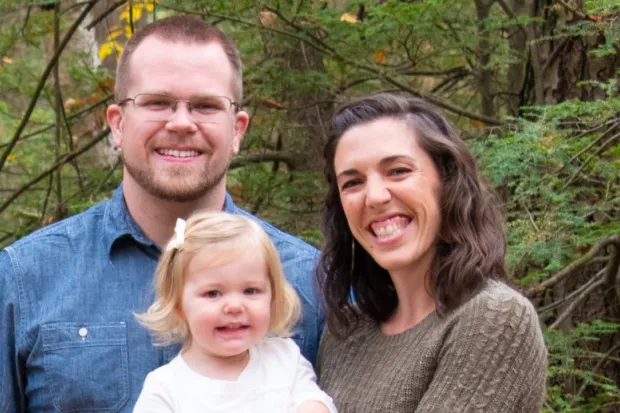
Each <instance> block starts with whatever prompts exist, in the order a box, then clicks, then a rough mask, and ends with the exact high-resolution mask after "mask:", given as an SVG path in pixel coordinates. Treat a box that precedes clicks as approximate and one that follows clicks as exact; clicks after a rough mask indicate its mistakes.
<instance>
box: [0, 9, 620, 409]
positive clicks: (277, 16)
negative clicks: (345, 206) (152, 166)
mask: <svg viewBox="0 0 620 413" xmlns="http://www.w3.org/2000/svg"><path fill="white" fill-rule="evenodd" d="M44 3H45V2H44V1H39V2H37V1H29V2H24V1H22V0H2V1H1V5H0V11H3V12H5V13H4V14H3V19H2V21H1V22H0V145H5V144H7V143H8V142H9V140H10V139H11V138H12V137H13V136H14V134H15V133H16V131H17V127H18V125H19V124H20V122H21V120H22V117H23V115H24V113H25V110H26V108H27V107H28V105H29V103H30V101H31V98H32V96H33V94H34V92H35V88H36V86H37V84H38V82H39V78H40V76H41V74H42V72H43V70H44V68H45V66H46V65H47V63H48V61H49V59H50V58H51V56H52V54H53V41H52V37H51V33H52V29H53V22H54V19H53V12H52V11H49V10H48V11H44V10H43V9H41V8H40V7H37V6H39V5H41V4H44ZM51 3H52V2H51V0H50V1H49V2H47V3H46V4H51ZM574 4H575V2H562V3H559V2H556V1H554V0H553V1H550V2H548V7H545V8H544V10H543V11H541V13H543V14H540V15H537V16H532V15H530V12H529V11H527V12H524V13H522V14H520V15H517V16H514V15H511V14H510V13H507V12H506V10H505V9H504V8H502V7H501V5H500V4H499V3H497V2H495V4H494V5H493V7H491V9H490V11H489V16H488V17H487V18H484V19H478V14H477V10H476V7H475V4H474V2H472V1H468V2H465V1H461V0H432V1H417V2H404V1H395V0H389V1H376V2H370V1H366V0H356V1H350V2H323V1H315V0H311V1H305V2H282V1H279V0H266V1H263V2H260V3H257V2H255V1H251V0H239V1H234V2H230V1H228V0H212V1H209V2H205V1H204V0H166V1H165V2H164V1H160V2H157V4H154V3H153V2H142V1H132V2H131V5H132V7H133V8H132V10H133V12H132V13H133V15H134V17H136V16H137V15H138V14H140V13H142V14H143V16H144V17H145V20H147V21H152V20H153V19H155V18H158V19H159V18H162V17H165V16H168V15H172V14H176V13H183V10H186V11H188V12H193V13H199V14H200V13H202V15H203V17H204V18H205V19H207V20H209V21H211V22H214V23H216V24H217V25H218V26H219V27H220V28H221V29H222V30H224V31H225V32H226V33H227V34H229V35H230V36H231V37H232V38H233V39H234V40H235V41H236V42H237V43H238V44H239V47H240V50H241V54H242V56H243V62H244V106H245V108H246V110H247V111H248V112H249V113H250V115H251V127H250V129H249V131H248V133H247V134H246V136H245V139H244V141H243V149H242V152H241V157H243V155H246V154H254V155H255V154H261V153H263V152H276V151H280V152H282V153H283V154H285V155H288V159H290V160H291V161H290V162H291V164H287V163H286V162H284V161H280V163H279V164H278V165H277V166H276V164H275V163H274V161H273V160H271V159H266V160H260V159H259V158H260V157H254V158H252V159H259V160H258V161H256V160H253V161H251V162H245V163H244V162H240V163H239V164H236V165H235V168H234V169H232V170H231V171H230V173H229V180H228V185H229V191H230V193H231V194H232V195H233V197H234V198H235V200H236V201H237V202H238V203H239V204H240V205H241V206H242V207H244V208H246V209H248V210H250V211H252V212H255V213H257V214H258V215H260V216H262V217H264V218H266V219H267V220H269V221H271V222H273V223H274V224H275V225H277V226H279V227H281V228H283V229H285V230H287V231H289V232H292V233H295V234H298V235H300V236H301V237H302V238H304V239H305V240H307V241H308V242H310V243H312V244H314V245H317V246H320V245H321V243H322V238H321V233H320V208H321V204H322V201H323V196H324V193H325V184H324V180H323V177H322V169H323V165H322V162H321V159H320V155H319V154H320V153H321V151H320V146H321V144H322V142H323V136H322V134H324V133H325V129H326V127H327V123H328V121H329V114H330V113H331V111H332V110H333V108H334V107H335V106H336V105H338V104H339V103H341V102H342V101H346V100H348V99H350V98H352V97H355V96H359V95H362V94H367V93H371V92H376V91H385V90H389V91H395V92H401V93H413V94H416V93H421V94H427V95H430V96H432V97H434V98H436V99H437V101H438V102H440V101H445V102H448V103H449V104H450V105H454V106H458V107H460V108H461V109H462V110H461V111H460V112H458V113H457V112H454V113H453V112H452V111H451V110H448V109H446V113H447V114H448V116H450V117H451V119H452V120H453V121H454V122H455V124H456V125H457V127H458V129H459V130H460V131H461V132H462V133H463V135H464V136H467V137H469V138H470V139H469V140H468V143H469V144H470V147H471V148H472V149H473V150H474V152H475V153H476V155H477V156H478V159H479V160H480V165H481V167H482V170H483V173H484V175H485V176H486V177H488V179H489V181H490V182H491V183H492V185H493V186H494V187H495V188H496V189H497V190H498V192H499V193H500V194H501V196H502V197H503V200H504V202H505V203H504V209H505V215H506V221H505V228H506V231H507V234H508V244H509V249H508V257H507V265H508V269H509V272H510V273H511V275H512V277H513V280H514V281H515V282H516V283H518V284H519V285H520V286H521V287H522V288H523V289H524V290H529V289H531V288H533V287H535V286H536V285H538V284H539V283H540V282H542V281H545V280H548V279H549V278H550V277H552V276H553V275H555V274H557V273H558V272H559V271H562V270H563V269H564V268H566V266H567V265H568V264H570V263H571V262H574V261H575V260H576V259H579V258H580V257H581V256H582V255H583V254H584V253H585V252H586V251H588V249H589V248H590V247H591V246H592V245H595V244H596V243H597V242H599V241H600V240H601V239H605V238H607V237H609V236H612V235H617V234H620V216H619V215H618V213H619V212H618V211H620V182H619V180H618V171H619V170H620V145H619V139H618V138H617V136H616V134H617V133H618V132H617V130H618V129H617V128H618V125H619V124H620V117H619V115H618V114H619V113H620V98H619V93H618V92H619V90H618V82H617V79H616V78H614V77H613V76H611V77H604V76H602V77H600V78H596V79H590V78H579V79H577V80H575V76H576V75H575V73H577V72H579V73H585V72H587V70H581V69H588V68H590V66H589V64H590V63H592V67H599V68H600V72H601V73H603V72H605V73H607V70H608V68H609V67H612V66H613V65H615V66H613V67H615V68H616V69H617V68H618V64H617V60H614V59H617V51H618V45H619V44H620V26H619V25H618V24H617V22H618V20H617V18H618V13H620V6H619V4H618V1H617V0H585V1H584V2H583V4H582V10H581V13H583V15H584V16H583V18H581V17H579V18H577V17H575V18H571V19H563V18H562V16H566V15H574V16H577V14H574V13H573V11H567V9H566V7H573V6H574ZM60 5H61V9H62V10H63V13H62V16H61V32H62V33H66V29H67V28H68V27H69V26H70V25H71V24H72V23H73V22H74V19H75V18H76V17H77V15H78V13H79V10H80V7H81V6H80V5H77V4H75V2H72V1H71V0H62V1H61V3H60ZM362 6H363V9H364V13H363V15H361V14H360V11H361V9H362ZM168 7H170V8H168ZM575 7H576V6H575ZM128 10H129V3H127V4H124V5H122V7H120V8H119V11H120V12H122V13H123V14H122V15H116V16H115V17H114V18H115V19H116V20H115V21H112V25H111V26H110V27H114V30H115V31H114V32H113V33H108V35H107V36H104V39H103V40H101V39H100V41H101V42H103V43H101V44H100V46H101V45H104V44H105V43H106V39H107V41H108V42H112V43H110V44H108V46H109V47H108V48H109V51H110V52H112V51H115V50H117V48H122V40H121V36H120V35H121V34H124V33H126V32H129V33H130V32H131V28H130V26H131V25H133V24H137V22H133V21H132V22H130V21H129V18H130V13H128ZM6 16H8V17H6ZM543 27H544V28H545V30H542V28H543ZM531 29H532V30H531ZM533 29H536V30H533ZM538 29H540V30H538ZM80 33H81V32H78V34H76V35H75V38H73V39H72V40H71V42H70V43H69V47H68V48H67V50H66V51H65V52H63V54H62V56H61V59H60V72H61V76H60V77H61V81H60V89H61V93H62V100H63V103H64V106H65V108H64V109H65V110H64V112H65V113H64V114H63V124H62V125H61V130H60V131H61V134H60V135H61V136H60V138H61V139H60V145H59V146H60V147H59V149H58V150H59V156H60V157H62V156H65V155H66V154H68V153H70V152H72V151H73V150H75V149H76V148H80V147H81V145H83V144H85V142H87V141H89V140H90V139H92V138H93V137H94V136H96V135H97V134H98V133H99V132H100V131H101V130H102V129H103V128H104V127H105V121H104V109H103V106H100V107H98V108H96V109H91V110H87V108H89V106H91V105H93V104H95V103H97V102H100V101H102V100H103V99H105V98H106V96H108V95H109V94H110V93H111V91H112V87H113V84H112V82H111V77H112V73H110V72H108V71H106V70H105V69H103V68H102V67H94V66H93V61H94V58H93V56H92V54H91V51H90V50H89V49H88V47H87V46H85V45H86V42H84V41H83V40H84V39H83V38H81V37H80V36H81V35H80ZM531 33H536V37H535V38H531V37H528V38H527V45H528V48H527V49H526V50H525V51H519V50H516V49H515V47H514V44H513V40H514V39H515V38H517V37H518V36H519V35H523V34H527V35H528V36H531ZM545 33H546V34H545ZM572 41H578V43H579V45H580V46H584V47H585V46H588V47H587V48H586V49H587V53H584V55H587V56H586V57H587V59H589V60H588V62H587V63H588V64H585V63H584V65H583V68H579V69H580V70H577V71H573V72H571V71H570V70H569V69H571V68H570V67H562V69H560V70H558V71H557V72H554V71H553V70H554V69H553V68H552V67H551V66H549V67H546V68H545V70H546V72H545V71H544V70H542V68H538V69H540V70H541V72H544V73H534V72H535V68H534V59H533V57H535V56H534V55H533V50H534V48H536V47H538V48H540V50H544V52H541V54H540V55H539V56H538V57H542V60H543V61H545V62H546V59H550V58H551V56H552V55H553V54H554V52H555V51H556V50H557V49H556V47H558V46H559V45H562V44H564V43H562V42H567V44H568V43H570V42H572ZM483 44H484V45H485V46H484V50H483V48H482V45H483ZM586 49H584V50H586ZM563 50H564V49H560V52H562V51H563ZM580 50H581V49H580ZM99 51H100V52H101V50H99ZM100 54H101V53H100ZM485 54H488V59H487V60H485V61H484V62H483V59H481V56H483V55H485ZM561 55H562V53H559V54H558V53H555V56H556V58H558V56H561ZM545 62H540V63H541V64H542V65H543V66H544V65H545ZM580 63H583V62H580ZM563 64H564V65H570V64H571V62H570V61H564V62H563ZM520 65H521V66H520ZM520 67H521V69H520V70H521V71H523V72H525V73H524V77H523V79H522V81H521V80H518V81H515V78H513V76H515V73H518V70H517V71H516V72H515V69H519V68H520ZM573 69H574V68H573ZM481 74H488V75H490V76H491V86H490V90H482V86H481V85H480V83H479V81H480V78H481ZM522 74H523V73H522ZM617 74H620V72H617ZM616 77H617V76H616ZM515 82H516V83H520V82H522V83H523V85H521V84H517V85H516V86H517V87H516V89H515V88H514V84H515ZM536 82H540V84H537V83H536ZM575 83H577V84H578V87H580V88H581V89H580V91H594V92H596V94H594V93H590V94H584V95H588V96H594V95H595V96H596V97H597V98H598V100H590V101H587V102H585V101H580V100H577V99H574V100H566V101H562V102H553V93H549V94H546V95H545V96H544V99H542V100H541V101H544V102H545V105H544V106H536V105H534V102H536V101H538V100H537V99H536V96H535V94H536V93H538V89H542V90H543V91H546V90H547V89H548V88H552V87H553V86H554V85H555V86H557V85H568V86H570V87H572V86H573V85H574V84H575ZM55 86H56V85H55V84H54V81H53V79H52V78H51V77H50V78H49V79H48V80H47V82H46V85H45V88H44V90H43V92H42V94H41V96H40V97H39V99H38V101H37V102H36V106H35V108H34V111H33V114H32V116H30V118H29V121H28V123H27V124H26V127H25V129H24V130H23V131H22V133H21V136H22V139H21V140H20V141H19V142H18V143H17V145H16V146H15V148H14V149H13V151H12V152H11V154H10V156H9V157H8V158H7V163H6V164H5V165H4V167H3V168H2V170H0V189H1V190H2V192H0V207H1V206H2V205H3V203H4V202H8V201H7V200H8V199H9V198H10V197H11V196H12V195H13V194H15V193H16V191H17V190H18V189H20V188H24V186H25V185H30V186H29V188H28V189H27V190H25V191H24V192H23V193H21V195H19V196H18V197H17V199H16V200H15V201H14V202H13V203H12V204H11V205H10V206H9V207H8V208H7V209H5V210H3V211H2V212H1V213H0V220H1V222H2V225H0V245H5V244H7V243H8V242H11V241H12V240H14V239H16V238H18V237H20V236H23V235H25V234H27V233H28V232H30V231H32V230H34V229H36V228H38V227H40V226H41V225H44V224H46V223H49V222H52V221H53V220H55V219H59V218H62V217H63V216H64V215H65V214H74V213H78V212H80V211H82V210H84V209H86V208H88V207H90V206H91V205H94V204H95V203H97V202H99V201H101V200H103V199H106V198H107V197H109V196H110V194H111V192H112V191H113V190H114V188H115V187H116V186H117V185H118V183H119V182H120V181H121V179H122V177H121V168H120V167H118V165H116V166H114V165H115V160H114V156H115V155H110V154H109V153H108V152H106V151H107V150H108V149H109V147H108V146H107V145H105V144H101V145H98V146H96V147H95V148H94V149H93V150H91V151H89V152H87V153H86V154H84V155H83V156H81V157H79V158H78V159H77V160H76V162H75V163H73V164H65V165H64V166H63V167H62V168H60V170H59V172H53V173H52V174H49V175H46V176H45V177H44V179H41V180H40V181H39V182H37V183H36V184H32V180H33V179H34V178H35V177H37V176H39V175H41V174H42V173H44V172H45V171H46V170H48V169H49V168H50V167H51V166H52V165H54V164H55V163H56V162H57V160H58V159H57V155H56V152H57V143H56V125H55V122H56V111H57V110H58V111H61V110H62V108H60V107H57V106H56V101H55V92H56V90H55ZM562 87H563V86H562ZM482 92H489V94H490V95H491V96H494V100H493V104H494V106H495V107H496V113H497V114H504V113H517V112H516V110H512V111H509V110H508V106H509V105H508V103H507V102H509V101H510V99H515V96H516V97H517V98H518V103H519V116H518V117H514V118H509V119H503V121H504V123H503V125H502V126H501V127H497V128H495V129H488V128H487V127H486V126H487V125H485V123H484V122H482V121H481V120H479V119H476V117H475V115H476V114H480V112H481V105H480V103H481V94H482ZM440 108H442V109H445V107H441V106H440ZM82 111H84V113H81V112H82ZM463 112H468V113H466V114H463ZM78 113H81V114H80V115H76V114H78ZM317 113H318V114H319V115H320V116H317V115H316V114H317ZM61 114H62V113H61ZM472 114H473V115H474V116H473V117H472ZM310 115H312V116H310ZM64 116H66V117H67V120H66V121H65V120H64ZM496 116H499V115H496ZM614 128H616V129H614ZM3 148H4V147H3V146H2V147H0V152H2V151H3V150H4V149H3ZM240 159H241V158H240ZM59 183H60V186H61V187H62V191H58V186H59V185H58V184H59ZM585 267H586V270H587V271H584V272H583V273H580V274H577V275H575V277H576V279H577V281H575V283H576V284H577V285H579V284H580V283H583V282H584V279H585V280H586V281H587V277H588V274H589V273H590V272H592V271H597V270H598V269H599V268H601V266H600V264H599V267H596V268H595V267H594V266H593V265H590V264H588V265H586V266H585ZM579 277H581V278H579ZM562 298H563V297H556V296H555V292H553V291H551V292H548V293H546V294H540V295H538V296H537V297H536V299H537V300H538V301H540V302H539V304H540V305H541V307H544V306H545V305H548V304H549V303H548V302H546V300H551V301H555V300H561V299H562ZM564 304H568V303H564ZM588 305H589V307H587V308H585V309H583V311H581V312H579V313H578V314H576V315H575V316H574V317H572V318H571V320H569V321H572V320H575V327H574V328H568V329H566V330H565V331H563V330H560V329H552V330H551V329H549V330H547V331H546V339H547V344H548V347H549V362H550V368H549V374H548V377H549V381H548V382H549V388H548V396H547V405H546V406H547V407H546V409H545V411H549V412H552V411H554V412H558V411H562V412H590V411H592V412H594V411H611V409H612V408H613V403H616V406H617V403H620V397H619V391H618V381H617V380H618V377H615V376H611V375H609V374H606V372H607V371H609V370H610V369H609V366H616V367H617V363H618V362H617V360H616V361H613V360H611V359H609V360H608V361H606V362H605V363H606V364H604V365H603V366H602V367H601V368H600V369H598V368H597V367H596V365H597V363H598V362H599V361H600V360H602V359H603V358H604V357H605V355H606V353H605V351H607V349H609V346H607V348H606V349H605V348H603V346H604V344H603V343H606V342H613V339H614V338H616V339H617V337H618V334H619V333H620V332H619V331H618V325H617V324H615V323H610V322H603V321H600V319H599V318H601V317H602V316H601V315H600V314H604V311H603V310H604V309H603V310H601V307H600V305H599V306H598V307H596V306H595V304H592V303H590V304H588ZM593 308H595V309H594V310H593ZM557 315H558V310H557V309H556V308H554V309H552V310H547V311H545V314H542V316H543V317H544V319H543V321H544V322H545V323H548V324H550V323H552V322H553V321H554V319H555V317H557ZM605 319H609V317H606V318H605ZM580 322H581V323H580ZM566 324H567V325H570V323H568V322H567V323H566ZM601 349H602V350H601ZM613 363H616V364H613ZM582 386H583V391H580V389H581V387H582ZM605 406H607V407H605ZM609 406H612V407H609ZM606 409H607V410H606Z"/></svg>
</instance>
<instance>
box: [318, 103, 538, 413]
mask: <svg viewBox="0 0 620 413" xmlns="http://www.w3.org/2000/svg"><path fill="white" fill-rule="evenodd" d="M325 158H326V161H327V180H328V182H329V193H328V196H327V200H326V206H325V212H324V231H325V242H326V245H325V251H324V254H323V257H322V259H321V264H320V268H319V274H320V277H319V280H320V283H321V286H322V289H323V292H324V295H325V300H326V304H327V324H328V329H327V330H326V331H325V334H324V336H323V338H322V340H321V344H320V350H319V362H318V374H319V384H320V386H321V387H322V388H323V389H324V390H325V391H326V392H327V393H328V394H330V396H332V398H333V399H334V401H335V403H336V406H337V407H338V410H339V411H340V412H342V413H347V412H368V413H370V412H382V413H389V412H474V411H476V412H502V413H504V412H536V411H539V409H540V407H541V405H542V402H543V398H544V389H545V372H546V363H547V361H546V360H547V357H546V356H547V354H546V349H545V345H544V341H543V335H542V332H541V329H540V326H539V323H538V318H537V314H536V311H535V310H534V308H533V306H532V305H531V304H530V302H529V301H527V299H525V298H524V297H523V296H521V295H520V294H518V293H517V292H515V291H514V290H512V289H511V288H509V287H508V286H507V285H505V284H504V283H503V282H502V281H503V280H504V279H505V276H506V274H505V270H504V254H505V238H504V235H503V232H502V227H501V217H500V216H499V214H498V213H497V212H496V211H497V209H496V199H495V198H494V196H493V195H492V193H491V191H490V190H489V189H488V188H487V187H486V185H485V184H484V183H483V181H482V180H481V178H480V176H479V175H478V170H477V167H476V162H475V160H474V158H473V156H472V154H471V153H470V151H469V150H468V149H467V147H466V146H465V144H464V142H463V140H462V139H461V138H460V137H459V136H458V135H457V134H456V132H455V131H454V129H453V128H452V126H451V125H450V124H449V123H448V122H447V121H446V119H445V118H443V117H442V116H441V115H440V114H438V113H437V112H435V111H434V110H433V109H432V108H430V107H429V106H428V105H427V104H425V103H424V102H423V101H421V100H419V99H414V98H405V97H399V96H395V95H389V94H379V95H374V96H370V97H366V98H363V99H361V100H357V101H355V102H352V103H350V104H348V105H346V106H344V107H343V108H341V109H340V110H339V111H338V113H337V114H336V115H335V117H334V121H333V124H332V131H331V134H330V137H329V140H328V142H327V144H326V148H325ZM351 292H352V293H353V296H354V300H353V302H354V304H353V303H352V300H351Z"/></svg>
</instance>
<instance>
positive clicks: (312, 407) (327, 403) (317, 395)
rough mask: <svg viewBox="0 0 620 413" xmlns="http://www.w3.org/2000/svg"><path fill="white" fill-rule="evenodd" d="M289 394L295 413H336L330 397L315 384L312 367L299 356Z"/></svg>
mask: <svg viewBox="0 0 620 413" xmlns="http://www.w3.org/2000/svg"><path fill="white" fill-rule="evenodd" d="M297 351H299V350H298V349H297ZM291 393H292V394H291V396H292V399H293V403H294V405H295V406H297V409H296V410H295V411H296V413H338V411H337V410H336V406H334V403H333V401H332V399H331V397H329V396H328V395H327V393H325V392H324V391H323V390H321V389H320V388H319V385H318V384H317V383H316V374H314V370H313V369H312V365H311V364H310V362H309V361H308V360H306V359H305V358H304V356H302V355H301V354H299V356H298V362H297V370H296V374H295V383H294V385H293V389H292V392H291Z"/></svg>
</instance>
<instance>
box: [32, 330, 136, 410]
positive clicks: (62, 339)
mask: <svg viewBox="0 0 620 413" xmlns="http://www.w3.org/2000/svg"><path fill="white" fill-rule="evenodd" d="M40 331H41V337H42V342H43V357H44V365H45V380H46V386H47V387H48V388H49V389H50V395H51V396H52V398H53V404H54V407H55V408H56V409H57V410H58V411H59V412H62V413H72V412H89V413H112V412H118V411H119V410H120V408H121V407H122V406H123V405H124V404H125V403H126V402H127V400H128V399H129V369H128V367H127V332H126V325H125V323H124V322H117V323H81V324H80V323H65V322H58V323H49V324H45V325H42V326H41V330H40Z"/></svg>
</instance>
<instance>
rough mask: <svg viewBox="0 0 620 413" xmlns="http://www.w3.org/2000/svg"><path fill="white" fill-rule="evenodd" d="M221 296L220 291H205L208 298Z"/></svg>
mask: <svg viewBox="0 0 620 413" xmlns="http://www.w3.org/2000/svg"><path fill="white" fill-rule="evenodd" d="M220 294H221V293H220V292H219V291H218V290H209V291H205V293H204V294H203V295H204V296H205V297H207V298H217V297H219V296H220Z"/></svg>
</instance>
